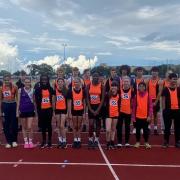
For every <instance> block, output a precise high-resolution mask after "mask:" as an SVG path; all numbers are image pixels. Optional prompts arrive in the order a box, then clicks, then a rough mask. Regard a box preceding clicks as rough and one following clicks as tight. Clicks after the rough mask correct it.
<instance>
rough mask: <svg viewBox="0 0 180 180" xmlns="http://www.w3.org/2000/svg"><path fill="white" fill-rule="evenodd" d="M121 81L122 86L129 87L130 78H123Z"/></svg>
mask: <svg viewBox="0 0 180 180" xmlns="http://www.w3.org/2000/svg"><path fill="white" fill-rule="evenodd" d="M122 83H123V88H124V89H129V88H130V85H131V82H130V79H129V78H128V77H126V78H123V81H122Z"/></svg>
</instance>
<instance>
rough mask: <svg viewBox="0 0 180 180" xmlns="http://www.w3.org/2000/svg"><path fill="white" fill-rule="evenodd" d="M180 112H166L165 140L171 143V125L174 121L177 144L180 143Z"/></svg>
mask: <svg viewBox="0 0 180 180" xmlns="http://www.w3.org/2000/svg"><path fill="white" fill-rule="evenodd" d="M179 117H180V110H164V111H163V119H164V126H165V130H164V140H165V141H167V142H168V143H169V136H170V134H171V132H170V130H171V125H172V119H174V131H175V132H174V133H175V143H178V142H179V141H180V121H179Z"/></svg>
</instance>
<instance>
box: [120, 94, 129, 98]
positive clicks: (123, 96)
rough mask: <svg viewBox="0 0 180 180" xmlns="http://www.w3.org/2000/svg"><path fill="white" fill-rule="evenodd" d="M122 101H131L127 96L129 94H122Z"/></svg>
mask: <svg viewBox="0 0 180 180" xmlns="http://www.w3.org/2000/svg"><path fill="white" fill-rule="evenodd" d="M121 97H122V99H129V94H127V93H124V94H122V96H121Z"/></svg>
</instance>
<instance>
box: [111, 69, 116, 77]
mask: <svg viewBox="0 0 180 180" xmlns="http://www.w3.org/2000/svg"><path fill="white" fill-rule="evenodd" d="M116 76H117V73H116V71H115V70H111V77H112V78H114V77H116Z"/></svg>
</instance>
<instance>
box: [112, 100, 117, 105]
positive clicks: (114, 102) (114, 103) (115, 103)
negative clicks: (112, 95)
mask: <svg viewBox="0 0 180 180" xmlns="http://www.w3.org/2000/svg"><path fill="white" fill-rule="evenodd" d="M110 103H111V106H117V105H118V102H117V101H116V100H111V102H110Z"/></svg>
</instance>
